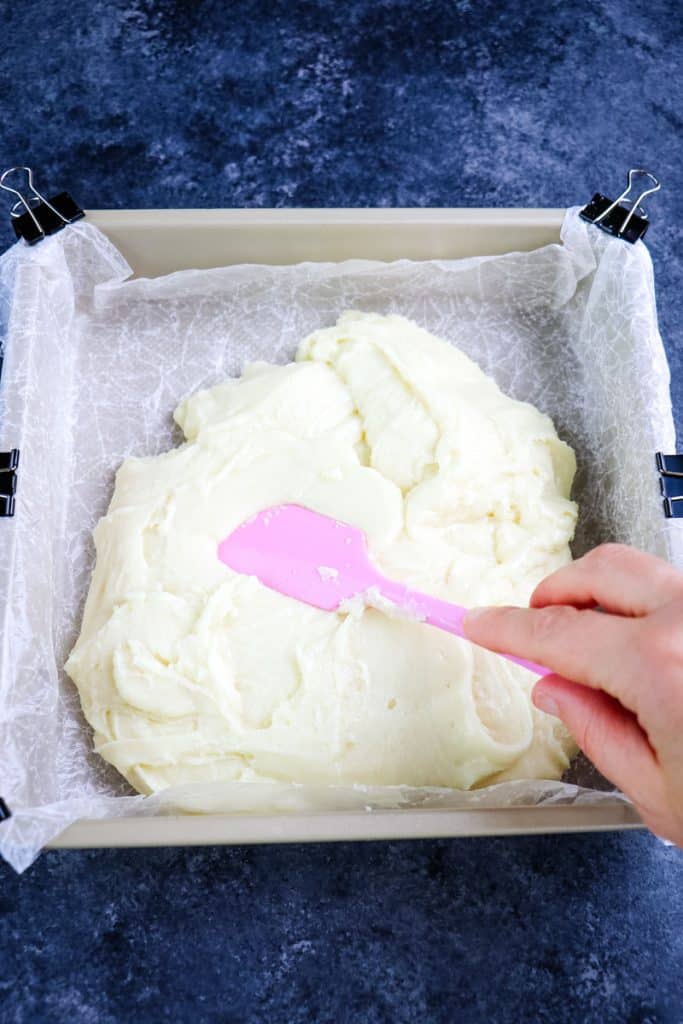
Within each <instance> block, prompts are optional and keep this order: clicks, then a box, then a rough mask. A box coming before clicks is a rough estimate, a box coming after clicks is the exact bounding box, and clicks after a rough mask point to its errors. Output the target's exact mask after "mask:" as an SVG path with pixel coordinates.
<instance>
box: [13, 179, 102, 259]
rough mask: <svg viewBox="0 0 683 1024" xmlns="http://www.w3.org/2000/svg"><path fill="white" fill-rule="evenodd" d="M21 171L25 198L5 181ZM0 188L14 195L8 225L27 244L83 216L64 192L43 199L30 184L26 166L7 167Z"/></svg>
mask: <svg viewBox="0 0 683 1024" xmlns="http://www.w3.org/2000/svg"><path fill="white" fill-rule="evenodd" d="M21 171H24V172H25V173H26V177H27V187H26V189H25V191H26V192H27V193H28V197H27V196H26V195H24V194H23V193H22V192H20V191H19V189H17V188H12V186H11V185H6V184H5V179H6V178H8V177H9V176H10V175H11V174H17V173H18V172H21ZM0 188H3V189H4V190H5V192H11V193H12V194H13V195H15V196H17V197H18V198H17V202H16V203H15V204H14V206H13V207H12V209H11V211H10V219H11V221H12V227H13V228H14V233H15V235H16V236H17V238H23V239H24V241H25V242H26V243H27V244H28V245H35V244H36V242H40V240H41V239H43V238H45V237H46V236H47V235H54V233H55V232H56V231H61V229H62V228H63V227H66V225H67V224H72V223H73V221H75V220H80V218H81V217H85V214H84V212H83V210H81V208H80V206H78V204H77V203H75V202H74V200H73V199H72V198H71V196H70V195H69V193H68V192H59V193H58V194H57V195H56V196H51V198H50V199H46V198H45V196H43V195H41V193H40V192H39V191H38V189H37V188H36V187H35V185H34V184H33V171H32V170H31V168H30V167H10V168H8V170H6V171H5V172H4V174H2V175H0Z"/></svg>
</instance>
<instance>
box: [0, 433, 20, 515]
mask: <svg viewBox="0 0 683 1024" xmlns="http://www.w3.org/2000/svg"><path fill="white" fill-rule="evenodd" d="M18 466H19V449H18V448H12V450H11V451H9V452H0V519H9V518H10V517H11V516H13V515H14V511H15V504H16V502H15V498H14V495H15V493H16V490H17V467H18Z"/></svg>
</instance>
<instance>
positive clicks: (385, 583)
mask: <svg viewBox="0 0 683 1024" xmlns="http://www.w3.org/2000/svg"><path fill="white" fill-rule="evenodd" d="M380 590H381V592H382V595H383V596H384V597H386V598H387V600H388V601H391V602H392V604H395V605H397V606H398V607H399V608H402V609H403V610H404V611H406V612H408V613H409V614H411V615H414V616H415V618H416V619H419V620H421V621H422V622H427V623H429V625H430V626H436V627H437V629H443V630H445V631H446V632H447V633H453V635H454V636H459V637H462V639H463V640H467V639H468V637H466V636H465V631H464V629H463V620H464V618H465V615H466V614H467V612H468V611H469V609H468V608H464V607H463V606H462V605H460V604H451V603H450V602H449V601H441V600H440V599H439V598H438V597H432V596H431V595H429V594H422V593H421V592H420V591H419V590H411V589H410V588H409V587H403V586H401V585H400V584H397V583H393V582H392V581H391V580H382V584H381V587H380ZM500 656H501V658H507V660H508V661H512V662H514V663H515V665H521V666H522V668H526V669H528V671H529V672H534V673H535V674H536V675H538V676H547V675H550V674H551V673H550V669H549V668H545V667H544V666H543V665H537V664H536V662H534V661H527V660H526V658H517V657H515V655H514V654H503V653H501V654H500Z"/></svg>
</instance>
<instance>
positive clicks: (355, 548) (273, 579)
mask: <svg viewBox="0 0 683 1024" xmlns="http://www.w3.org/2000/svg"><path fill="white" fill-rule="evenodd" d="M218 557H219V559H220V560H221V562H223V563H224V564H225V565H227V566H228V567H229V568H230V569H233V570H234V571H235V572H239V573H242V574H244V575H246V576H256V578H257V579H258V580H260V581H261V583H263V584H264V585H265V586H266V587H269V588H270V589H271V590H276V591H277V592H278V593H280V594H284V595H285V596H286V597H293V598H295V600H297V601H303V603H304V604H309V605H312V606H313V607H314V608H321V609H323V611H329V612H332V611H338V610H339V608H340V605H342V604H343V603H344V602H347V601H350V600H352V599H353V598H356V597H361V596H362V595H364V594H366V593H367V592H368V591H372V592H374V593H375V594H379V595H380V596H381V597H382V598H384V599H385V600H386V601H389V602H390V603H391V604H392V605H395V606H396V607H397V608H399V609H401V610H403V611H404V612H406V613H407V614H408V615H409V616H411V617H413V618H415V620H416V621H418V622H426V623H428V624H429V625H431V626H436V627H437V628H439V629H443V630H446V632H448V633H453V634H454V635H455V636H459V637H463V638H464V639H466V637H465V634H464V632H463V628H462V621H463V618H464V617H465V614H466V612H467V609H466V608H463V607H462V606H461V605H457V604H449V603H448V602H447V601H441V600H439V599H438V598H436V597H430V596H429V595H428V594H422V593H420V591H417V590H411V589H410V588H408V587H404V586H403V585H402V584H401V583H396V582H394V581H393V580H388V579H387V578H386V577H385V576H383V575H382V574H381V573H380V572H379V571H378V570H377V569H376V568H375V567H374V565H373V564H372V562H371V561H370V557H369V555H368V549H367V544H366V541H365V534H364V533H363V531H362V530H359V529H357V528H356V527H355V526H349V525H348V523H342V522H339V520H338V519H331V518H329V517H328V516H324V515H321V514H319V513H318V512H313V511H312V510H311V509H308V508H303V507H302V506H301V505H275V506H273V507H272V508H267V509H264V510H263V511H262V512H259V513H257V515H255V516H253V517H252V518H251V519H248V520H247V521H246V522H244V523H242V525H241V526H238V527H237V529H236V530H234V531H233V532H232V533H231V534H229V536H227V537H226V538H225V540H223V541H221V543H220V544H219V545H218ZM321 570H324V571H321ZM369 603H372V601H370V602H369ZM502 657H504V658H508V660H509V661H513V662H515V664H517V665H522V666H523V667H524V668H526V669H529V671H530V672H534V673H536V674H537V675H548V674H549V672H550V669H547V668H543V666H542V665H536V664H534V663H533V662H531V661H525V660H524V659H523V658H516V657H513V656H512V655H508V654H504V655H502Z"/></svg>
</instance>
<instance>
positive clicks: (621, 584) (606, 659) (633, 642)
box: [464, 544, 683, 846]
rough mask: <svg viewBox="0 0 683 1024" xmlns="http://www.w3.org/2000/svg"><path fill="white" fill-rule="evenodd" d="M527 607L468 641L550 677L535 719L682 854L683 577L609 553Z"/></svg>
mask: <svg viewBox="0 0 683 1024" xmlns="http://www.w3.org/2000/svg"><path fill="white" fill-rule="evenodd" d="M530 605H531V607H530V608H488V609H474V610H473V611H471V612H470V613H469V614H468V615H467V617H466V618H465V622H464V626H465V633H466V634H467V637H468V638H469V639H470V640H472V641H473V642H474V643H477V644H480V645H481V646H482V647H488V648H489V649H490V650H492V651H500V652H503V651H504V652H506V653H509V654H516V655H518V656H520V657H523V658H528V659H531V660H533V661H537V662H540V663H541V664H544V665H547V666H548V667H549V668H550V669H552V670H553V673H554V674H553V675H548V676H545V677H544V678H543V679H540V680H539V681H538V683H536V686H535V687H534V690H533V695H532V699H533V701H534V704H535V705H536V707H538V708H540V709H541V711H545V712H547V713H548V714H551V715H557V716H558V717H559V718H561V719H562V721H563V722H564V724H565V725H566V726H567V728H568V729H569V731H570V732H571V733H572V735H573V736H574V738H575V740H576V742H577V743H578V744H579V746H580V747H581V748H582V750H583V751H584V753H585V754H586V755H587V757H589V758H590V760H591V761H592V762H593V764H594V765H595V766H596V767H597V768H598V769H599V770H600V771H601V772H602V773H603V775H605V776H606V777H607V778H608V779H610V780H611V781H612V782H614V783H615V785H617V786H618V787H619V788H620V789H621V790H622V791H623V792H624V793H625V794H626V795H627V796H628V797H630V799H631V800H632V801H633V803H634V804H635V806H636V807H637V809H638V811H639V813H640V815H641V817H642V819H643V821H644V822H645V824H646V825H647V826H648V827H649V828H650V829H652V831H653V832H655V833H656V834H657V835H659V836H662V837H664V838H666V839H671V840H673V842H675V843H677V844H678V845H679V846H683V573H680V572H677V571H676V570H675V569H673V568H672V567H671V566H670V565H669V564H668V563H666V562H664V561H662V560H661V559H659V558H655V557H653V556H652V555H646V554H644V553H643V552H642V551H637V550H635V549H634V548H629V547H625V546H622V545H619V544H606V545H604V546H602V547H599V548H596V549H595V550H594V551H591V552H590V553H589V554H587V555H586V556H585V557H584V558H580V559H578V560H577V561H576V562H572V563H571V564H570V565H567V566H565V567H564V568H562V569H559V570H558V571H557V572H555V573H553V574H552V576H549V577H548V578H547V579H545V580H544V581H543V582H542V583H541V584H539V586H538V587H537V588H536V590H535V591H534V593H533V595H532V598H531V602H530Z"/></svg>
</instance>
